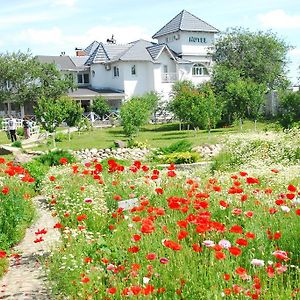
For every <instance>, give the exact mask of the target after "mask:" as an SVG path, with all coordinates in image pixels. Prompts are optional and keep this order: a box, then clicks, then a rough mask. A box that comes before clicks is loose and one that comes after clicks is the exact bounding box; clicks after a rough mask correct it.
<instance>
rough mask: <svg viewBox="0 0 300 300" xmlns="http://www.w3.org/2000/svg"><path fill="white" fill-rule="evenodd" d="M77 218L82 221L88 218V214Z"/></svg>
mask: <svg viewBox="0 0 300 300" xmlns="http://www.w3.org/2000/svg"><path fill="white" fill-rule="evenodd" d="M76 219H77V221H78V222H81V221H83V220H86V219H87V215H86V214H82V215H79V216H77V217H76Z"/></svg>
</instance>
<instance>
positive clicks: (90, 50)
mask: <svg viewBox="0 0 300 300" xmlns="http://www.w3.org/2000/svg"><path fill="white" fill-rule="evenodd" d="M99 44H100V43H99V42H97V41H93V42H92V43H91V44H89V45H88V46H87V47H86V48H85V49H84V52H85V53H86V55H88V56H90V55H91V54H92V53H93V52H94V51H95V50H96V48H97V47H98V46H99Z"/></svg>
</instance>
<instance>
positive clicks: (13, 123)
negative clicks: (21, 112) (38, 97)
mask: <svg viewBox="0 0 300 300" xmlns="http://www.w3.org/2000/svg"><path fill="white" fill-rule="evenodd" d="M7 127H8V130H9V134H10V139H11V141H12V143H13V142H15V141H16V140H17V135H16V129H17V120H16V119H15V118H14V117H13V116H9V120H8V124H7Z"/></svg>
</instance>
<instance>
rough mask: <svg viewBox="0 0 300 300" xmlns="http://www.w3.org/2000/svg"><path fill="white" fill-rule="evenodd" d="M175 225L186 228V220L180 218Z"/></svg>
mask: <svg viewBox="0 0 300 300" xmlns="http://www.w3.org/2000/svg"><path fill="white" fill-rule="evenodd" d="M177 225H178V226H179V227H181V228H187V226H188V221H186V220H180V221H177Z"/></svg>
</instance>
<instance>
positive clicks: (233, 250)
mask: <svg viewBox="0 0 300 300" xmlns="http://www.w3.org/2000/svg"><path fill="white" fill-rule="evenodd" d="M228 250H229V252H230V253H231V254H232V255H234V256H239V255H241V254H242V250H241V249H240V248H238V247H229V248H228Z"/></svg>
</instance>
